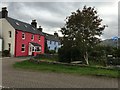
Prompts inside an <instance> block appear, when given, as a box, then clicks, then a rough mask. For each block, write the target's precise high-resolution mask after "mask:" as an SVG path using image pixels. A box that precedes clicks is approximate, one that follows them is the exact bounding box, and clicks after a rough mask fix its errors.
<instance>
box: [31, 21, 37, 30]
mask: <svg viewBox="0 0 120 90" xmlns="http://www.w3.org/2000/svg"><path fill="white" fill-rule="evenodd" d="M31 25H32V26H33V27H34V28H37V22H36V20H35V19H34V20H32V22H31Z"/></svg>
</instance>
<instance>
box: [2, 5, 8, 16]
mask: <svg viewBox="0 0 120 90" xmlns="http://www.w3.org/2000/svg"><path fill="white" fill-rule="evenodd" d="M6 17H8V11H7V7H3V8H2V18H6Z"/></svg>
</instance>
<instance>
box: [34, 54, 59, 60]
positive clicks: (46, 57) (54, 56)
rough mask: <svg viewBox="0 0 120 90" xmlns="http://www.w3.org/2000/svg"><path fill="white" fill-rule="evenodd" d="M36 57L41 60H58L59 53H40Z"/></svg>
mask: <svg viewBox="0 0 120 90" xmlns="http://www.w3.org/2000/svg"><path fill="white" fill-rule="evenodd" d="M35 59H40V60H49V61H58V55H57V54H38V55H37V56H36V57H35Z"/></svg>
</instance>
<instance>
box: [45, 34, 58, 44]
mask: <svg viewBox="0 0 120 90" xmlns="http://www.w3.org/2000/svg"><path fill="white" fill-rule="evenodd" d="M43 34H44V36H45V38H46V39H47V40H50V41H56V42H60V39H59V37H56V36H55V35H51V34H47V33H44V32H43Z"/></svg>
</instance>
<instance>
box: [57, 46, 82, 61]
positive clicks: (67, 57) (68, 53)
mask: <svg viewBox="0 0 120 90" xmlns="http://www.w3.org/2000/svg"><path fill="white" fill-rule="evenodd" d="M81 56H82V55H81V52H80V51H79V49H77V47H72V48H69V49H66V48H64V47H62V48H60V49H59V50H58V58H59V61H60V62H67V63H70V62H72V61H83V58H82V57H81Z"/></svg>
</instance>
